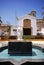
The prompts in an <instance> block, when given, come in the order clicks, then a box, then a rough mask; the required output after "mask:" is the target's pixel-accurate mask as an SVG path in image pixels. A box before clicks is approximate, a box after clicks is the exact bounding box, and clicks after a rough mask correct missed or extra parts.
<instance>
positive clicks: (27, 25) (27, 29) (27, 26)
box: [23, 19, 31, 35]
mask: <svg viewBox="0 0 44 65" xmlns="http://www.w3.org/2000/svg"><path fill="white" fill-rule="evenodd" d="M23 35H31V20H30V19H24V21H23Z"/></svg>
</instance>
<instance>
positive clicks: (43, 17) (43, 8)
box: [42, 6, 44, 22]
mask: <svg viewBox="0 0 44 65" xmlns="http://www.w3.org/2000/svg"><path fill="white" fill-rule="evenodd" d="M42 21H43V22H44V6H43V7H42Z"/></svg>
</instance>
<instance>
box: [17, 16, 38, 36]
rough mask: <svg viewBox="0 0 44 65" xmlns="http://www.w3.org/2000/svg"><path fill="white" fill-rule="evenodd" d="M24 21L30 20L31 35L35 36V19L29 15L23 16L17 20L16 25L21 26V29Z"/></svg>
mask: <svg viewBox="0 0 44 65" xmlns="http://www.w3.org/2000/svg"><path fill="white" fill-rule="evenodd" d="M24 19H30V20H31V27H32V35H36V34H37V26H36V17H33V16H30V15H25V16H23V17H21V18H19V22H18V25H19V26H21V27H22V28H23V21H24ZM22 34H23V30H22Z"/></svg>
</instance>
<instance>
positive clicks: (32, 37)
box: [23, 36, 35, 39]
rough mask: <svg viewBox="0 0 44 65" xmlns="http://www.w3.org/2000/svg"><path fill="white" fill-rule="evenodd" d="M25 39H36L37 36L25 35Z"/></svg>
mask: <svg viewBox="0 0 44 65" xmlns="http://www.w3.org/2000/svg"><path fill="white" fill-rule="evenodd" d="M23 39H35V36H23Z"/></svg>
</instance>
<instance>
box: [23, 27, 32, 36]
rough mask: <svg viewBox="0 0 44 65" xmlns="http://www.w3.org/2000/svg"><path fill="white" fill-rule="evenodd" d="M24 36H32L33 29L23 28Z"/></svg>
mask: <svg viewBox="0 0 44 65" xmlns="http://www.w3.org/2000/svg"><path fill="white" fill-rule="evenodd" d="M23 35H31V28H23Z"/></svg>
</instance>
